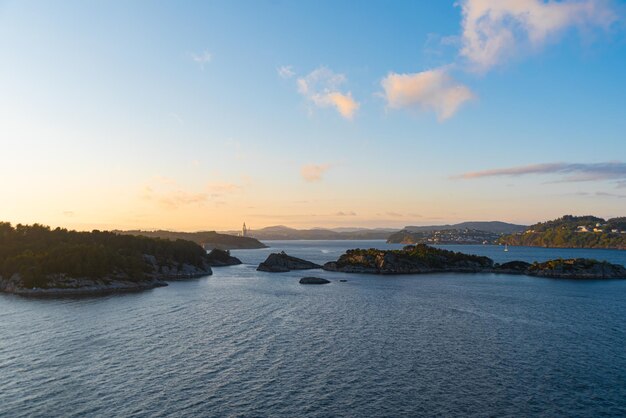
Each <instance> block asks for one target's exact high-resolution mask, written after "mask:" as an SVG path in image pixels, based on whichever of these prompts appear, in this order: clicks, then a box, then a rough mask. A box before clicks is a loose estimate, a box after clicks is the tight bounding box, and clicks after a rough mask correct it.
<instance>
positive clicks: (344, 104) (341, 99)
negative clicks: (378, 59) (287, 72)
mask: <svg viewBox="0 0 626 418" xmlns="http://www.w3.org/2000/svg"><path fill="white" fill-rule="evenodd" d="M345 82H346V76H345V75H343V74H336V73H334V72H332V71H331V70H329V69H328V68H326V67H320V68H318V69H316V70H313V71H312V72H311V73H309V74H308V75H306V76H305V77H301V78H299V79H298V81H297V83H298V92H299V93H300V94H301V95H303V96H304V97H306V98H307V99H308V100H310V101H311V102H312V103H313V104H315V105H316V106H317V107H334V108H335V109H336V110H337V111H338V112H339V114H341V116H343V117H344V118H346V119H352V117H353V116H354V114H355V113H356V111H357V110H358V109H359V106H360V104H359V103H358V102H357V101H356V100H354V99H353V98H352V93H350V92H347V93H342V92H340V91H339V87H340V86H341V85H342V84H343V83H345Z"/></svg>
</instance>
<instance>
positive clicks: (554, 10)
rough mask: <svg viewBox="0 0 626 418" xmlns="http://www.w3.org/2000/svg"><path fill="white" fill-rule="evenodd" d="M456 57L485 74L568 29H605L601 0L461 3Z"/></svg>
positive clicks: (607, 21) (610, 16)
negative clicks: (460, 33)
mask: <svg viewBox="0 0 626 418" xmlns="http://www.w3.org/2000/svg"><path fill="white" fill-rule="evenodd" d="M461 8H462V12H463V22H462V48H461V51H460V54H461V55H462V56H463V57H465V58H467V59H468V60H469V61H470V63H472V64H473V67H474V70H476V71H479V72H485V71H488V70H489V69H491V68H492V67H494V66H496V65H498V64H502V63H503V62H504V61H506V59H507V58H511V57H512V56H513V55H514V54H517V53H519V52H520V50H523V49H535V50H536V49H539V48H541V47H542V46H543V45H544V44H545V43H546V42H549V41H550V40H551V39H553V38H554V37H555V36H557V35H558V34H559V33H561V32H563V31H564V30H565V29H567V28H570V27H578V28H589V27H597V26H600V27H604V28H606V27H608V26H610V25H611V24H612V23H614V22H615V21H616V19H617V16H616V14H615V13H614V12H613V11H612V10H611V8H610V7H609V5H608V2H607V1H604V0H564V1H559V2H557V1H547V2H546V1H543V0H463V1H462V2H461Z"/></svg>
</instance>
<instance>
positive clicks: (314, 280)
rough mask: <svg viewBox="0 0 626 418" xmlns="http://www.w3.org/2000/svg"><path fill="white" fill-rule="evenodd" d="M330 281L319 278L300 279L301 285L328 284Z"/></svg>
mask: <svg viewBox="0 0 626 418" xmlns="http://www.w3.org/2000/svg"><path fill="white" fill-rule="evenodd" d="M328 283H330V280H326V279H321V278H319V277H303V278H301V279H300V284H328Z"/></svg>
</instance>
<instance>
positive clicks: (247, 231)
mask: <svg viewBox="0 0 626 418" xmlns="http://www.w3.org/2000/svg"><path fill="white" fill-rule="evenodd" d="M250 231H251V230H250V229H249V228H248V227H246V223H245V222H244V223H243V228H241V236H242V237H247V236H248V234H250Z"/></svg>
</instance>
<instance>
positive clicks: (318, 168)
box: [300, 164, 330, 182]
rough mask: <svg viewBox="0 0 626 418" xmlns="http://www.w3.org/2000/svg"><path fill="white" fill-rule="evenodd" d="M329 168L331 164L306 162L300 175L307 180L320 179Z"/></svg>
mask: <svg viewBox="0 0 626 418" xmlns="http://www.w3.org/2000/svg"><path fill="white" fill-rule="evenodd" d="M329 168H330V164H319V165H318V164H306V165H303V166H302V168H301V169H300V175H302V178H303V179H304V180H306V181H310V182H313V181H319V180H321V179H322V175H323V174H324V173H325V172H326V171H328V169H329Z"/></svg>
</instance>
